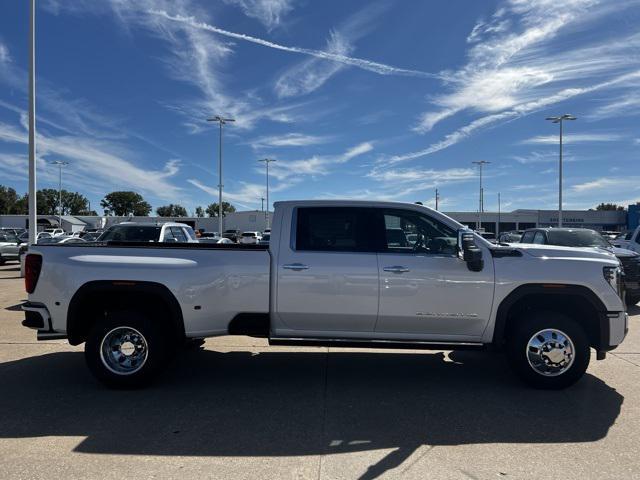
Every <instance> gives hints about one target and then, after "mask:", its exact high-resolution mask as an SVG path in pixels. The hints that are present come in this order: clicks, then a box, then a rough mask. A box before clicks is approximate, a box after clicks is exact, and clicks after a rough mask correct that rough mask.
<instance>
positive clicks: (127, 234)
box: [99, 225, 162, 242]
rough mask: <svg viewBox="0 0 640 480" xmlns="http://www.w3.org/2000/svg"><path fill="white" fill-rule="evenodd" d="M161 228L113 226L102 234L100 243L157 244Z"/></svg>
mask: <svg viewBox="0 0 640 480" xmlns="http://www.w3.org/2000/svg"><path fill="white" fill-rule="evenodd" d="M161 229H162V227H158V226H156V225H149V226H147V225H114V226H113V227H111V228H109V229H108V230H107V231H106V232H104V233H103V234H102V236H101V237H100V238H99V240H100V241H101V242H108V241H116V242H157V241H158V240H159V239H160V230H161Z"/></svg>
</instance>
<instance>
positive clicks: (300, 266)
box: [282, 263, 309, 272]
mask: <svg viewBox="0 0 640 480" xmlns="http://www.w3.org/2000/svg"><path fill="white" fill-rule="evenodd" d="M282 268H284V269H285V270H295V271H296V272H299V271H300V270H309V265H303V264H302V263H288V264H287V265H283V266H282Z"/></svg>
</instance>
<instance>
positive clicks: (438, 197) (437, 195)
mask: <svg viewBox="0 0 640 480" xmlns="http://www.w3.org/2000/svg"><path fill="white" fill-rule="evenodd" d="M439 201H440V194H439V193H438V189H437V188H436V210H438V202H439Z"/></svg>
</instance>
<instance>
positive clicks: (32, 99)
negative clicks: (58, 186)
mask: <svg viewBox="0 0 640 480" xmlns="http://www.w3.org/2000/svg"><path fill="white" fill-rule="evenodd" d="M37 228H38V206H37V203H36V2H35V0H31V1H30V8H29V244H30V245H35V243H36V241H37V238H38V237H37V235H38V232H37V231H36V230H37Z"/></svg>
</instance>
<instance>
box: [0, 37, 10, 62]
mask: <svg viewBox="0 0 640 480" xmlns="http://www.w3.org/2000/svg"><path fill="white" fill-rule="evenodd" d="M10 61H11V55H9V47H7V46H6V45H5V44H4V43H2V42H1V41H0V63H9V62H10Z"/></svg>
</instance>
